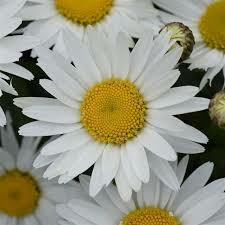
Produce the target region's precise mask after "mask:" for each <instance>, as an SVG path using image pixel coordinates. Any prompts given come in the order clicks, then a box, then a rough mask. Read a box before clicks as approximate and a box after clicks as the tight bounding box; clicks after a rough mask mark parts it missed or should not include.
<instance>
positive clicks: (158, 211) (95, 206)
mask: <svg viewBox="0 0 225 225" xmlns="http://www.w3.org/2000/svg"><path fill="white" fill-rule="evenodd" d="M187 162H188V157H185V158H184V159H183V160H182V161H181V162H180V163H179V165H178V166H174V167H175V171H176V173H177V176H178V178H179V182H180V183H182V182H183V178H184V174H185V170H186V166H187ZM212 169H213V165H212V163H205V164H203V165H202V166H200V167H199V168H198V169H197V170H195V171H194V172H193V173H192V174H191V175H190V176H189V177H188V178H187V179H186V180H185V181H184V182H183V184H182V186H181V189H180V190H179V192H174V191H172V190H170V189H168V188H167V187H166V186H165V185H164V184H163V183H161V181H160V180H159V179H157V177H155V175H154V174H153V175H152V179H151V181H150V182H149V183H147V184H145V185H144V186H143V187H142V188H141V190H140V191H139V192H138V193H137V194H134V195H133V196H132V199H131V200H130V201H129V202H123V201H122V199H121V198H120V196H119V194H118V192H117V190H116V188H115V186H114V185H112V184H111V185H110V186H108V187H106V188H105V189H104V190H102V191H101V192H100V193H99V194H98V195H97V196H96V197H95V198H92V199H90V198H87V197H88V188H89V180H90V178H89V177H88V176H84V175H82V176H81V178H80V183H81V188H82V189H83V192H84V193H86V196H80V197H79V198H76V199H73V200H71V201H69V202H68V203H67V204H62V205H58V206H57V212H58V214H59V215H60V216H61V218H62V219H61V220H60V221H59V224H60V225H74V224H77V225H78V224H82V225H83V224H85V225H92V224H98V225H105V224H108V225H118V224H120V225H206V224H207V225H222V224H224V223H225V213H224V212H225V193H224V190H225V179H220V180H216V181H214V182H212V183H210V184H208V185H206V183H207V181H208V179H209V177H210V175H211V172H212Z"/></svg>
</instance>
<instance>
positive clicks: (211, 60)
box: [153, 0, 225, 88]
mask: <svg viewBox="0 0 225 225" xmlns="http://www.w3.org/2000/svg"><path fill="white" fill-rule="evenodd" d="M153 1H154V3H155V4H156V5H158V6H160V7H161V8H162V9H164V10H166V11H168V12H170V13H171V14H172V15H171V14H168V13H164V12H161V13H160V16H161V18H162V20H163V21H164V22H165V23H168V22H182V23H184V24H185V25H187V26H188V27H189V28H190V29H191V30H192V32H193V34H194V37H195V40H196V45H195V47H194V50H193V52H192V54H191V56H190V59H189V60H187V63H190V67H189V68H190V69H191V70H192V69H195V68H199V69H204V70H207V72H206V74H205V75H204V77H203V79H202V81H201V84H200V88H203V87H204V86H205V85H206V84H207V82H208V81H210V85H211V82H212V80H213V78H214V77H215V76H216V75H217V74H218V73H219V72H220V71H221V70H222V71H223V75H224V76H225V32H224V29H225V18H224V14H225V12H224V7H225V0H198V1H195V0H182V1H177V0H169V1H168V0H153Z"/></svg>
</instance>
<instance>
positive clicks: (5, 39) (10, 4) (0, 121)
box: [0, 0, 38, 126]
mask: <svg viewBox="0 0 225 225" xmlns="http://www.w3.org/2000/svg"><path fill="white" fill-rule="evenodd" d="M24 3H25V1H24V0H15V1H1V2H0V96H1V95H2V91H4V92H7V93H10V94H13V95H17V92H16V90H15V89H14V88H13V87H12V85H11V84H8V83H7V82H6V80H9V77H8V76H7V75H6V74H4V73H2V72H6V73H10V74H14V75H16V76H19V77H22V78H25V79H28V80H31V79H33V75H32V74H31V73H30V72H29V71H27V70H26V69H24V68H23V67H21V66H19V65H18V64H15V63H14V62H16V61H18V60H19V58H20V57H21V56H22V53H21V52H22V51H25V50H28V49H30V48H33V47H35V46H36V45H37V44H38V41H37V39H36V38H34V37H31V36H24V35H14V36H7V35H9V34H10V33H12V32H13V31H15V30H16V29H17V28H18V27H19V26H20V24H21V23H22V21H21V19H19V18H17V17H15V14H16V13H17V12H18V11H19V10H20V9H21V7H22V6H23V4H24ZM5 124H6V117H5V114H4V112H3V110H2V108H1V107H0V126H4V125H5Z"/></svg>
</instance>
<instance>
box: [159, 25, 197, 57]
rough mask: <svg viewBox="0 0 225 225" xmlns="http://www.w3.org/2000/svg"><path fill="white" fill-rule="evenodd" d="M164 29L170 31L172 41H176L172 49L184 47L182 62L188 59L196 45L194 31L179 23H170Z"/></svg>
mask: <svg viewBox="0 0 225 225" xmlns="http://www.w3.org/2000/svg"><path fill="white" fill-rule="evenodd" d="M163 29H167V31H170V32H171V40H175V41H176V43H175V44H174V45H173V46H172V48H176V47H183V53H182V56H181V58H180V61H184V60H186V59H188V58H189V56H190V55H191V53H192V51H193V48H194V45H195V39H194V36H193V33H192V31H191V30H190V29H189V28H188V27H187V26H185V25H184V24H182V23H178V22H172V23H168V24H166V25H165V27H164V28H163Z"/></svg>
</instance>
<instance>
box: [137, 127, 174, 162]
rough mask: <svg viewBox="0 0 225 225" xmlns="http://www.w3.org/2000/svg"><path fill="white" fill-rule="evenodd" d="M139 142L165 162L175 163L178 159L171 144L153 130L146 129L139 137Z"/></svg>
mask: <svg viewBox="0 0 225 225" xmlns="http://www.w3.org/2000/svg"><path fill="white" fill-rule="evenodd" d="M138 140H139V141H140V143H141V144H142V145H143V146H144V147H145V148H146V149H147V150H149V151H151V152H152V153H154V154H156V155H157V156H159V157H161V158H163V159H165V160H168V161H175V160H176V159H177V155H176V152H175V151H174V149H173V148H172V147H171V146H170V145H169V143H168V142H167V141H166V140H165V139H164V138H162V137H161V136H160V135H159V134H158V133H157V132H155V131H154V130H152V129H151V128H147V127H146V128H145V130H144V131H143V132H142V133H141V134H140V135H139V136H138Z"/></svg>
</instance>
